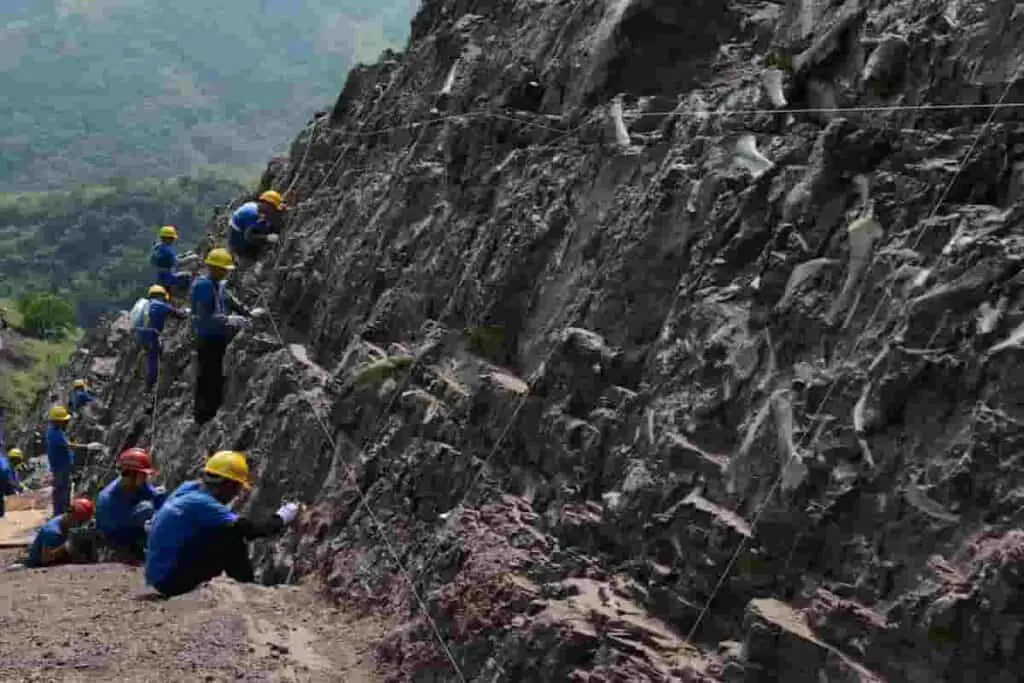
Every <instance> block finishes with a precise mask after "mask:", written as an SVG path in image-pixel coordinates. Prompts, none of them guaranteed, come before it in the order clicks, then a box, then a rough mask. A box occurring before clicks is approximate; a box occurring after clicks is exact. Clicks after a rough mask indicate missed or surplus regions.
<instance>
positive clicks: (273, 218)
mask: <svg viewBox="0 0 1024 683" xmlns="http://www.w3.org/2000/svg"><path fill="white" fill-rule="evenodd" d="M287 209H288V207H286V206H285V204H284V199H283V198H282V197H281V195H280V193H278V192H275V191H274V190H267V191H266V192H264V193H263V194H261V195H260V196H259V199H258V200H257V201H255V202H246V203H245V204H242V205H241V206H240V207H238V208H237V209H236V210H235V212H234V213H232V214H231V229H230V230H229V231H228V233H229V235H228V247H229V248H230V249H231V252H232V253H233V254H235V255H236V256H241V257H243V258H247V259H256V258H259V255H260V252H261V251H262V250H263V247H264V246H265V245H266V244H267V243H268V242H276V241H277V239H278V235H279V234H280V232H281V225H282V223H283V222H284V212H285V211H287Z"/></svg>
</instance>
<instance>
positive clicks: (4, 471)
mask: <svg viewBox="0 0 1024 683" xmlns="http://www.w3.org/2000/svg"><path fill="white" fill-rule="evenodd" d="M20 488H21V483H20V482H19V481H18V473H17V472H15V471H14V468H13V467H12V466H11V462H10V461H9V460H8V459H7V457H6V456H3V455H0V496H6V495H10V494H13V493H17V492H18V490H19V489H20Z"/></svg>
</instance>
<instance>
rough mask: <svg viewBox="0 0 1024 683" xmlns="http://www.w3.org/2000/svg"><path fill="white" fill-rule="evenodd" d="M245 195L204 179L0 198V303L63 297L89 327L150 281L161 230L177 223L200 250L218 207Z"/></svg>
mask: <svg viewBox="0 0 1024 683" xmlns="http://www.w3.org/2000/svg"><path fill="white" fill-rule="evenodd" d="M244 191H245V187H244V186H243V185H241V184H239V183H238V182H237V181H234V180H227V179H224V178H220V177H217V176H205V177H203V176H201V177H199V178H185V177H181V178H170V179H147V180H139V181H133V182H127V181H122V182H119V183H118V184H116V185H92V186H82V187H78V188H76V189H74V190H62V191H52V192H25V193H7V194H0V298H6V299H17V298H20V297H23V296H25V295H27V294H31V293H34V292H57V293H60V294H61V296H63V297H65V298H67V299H68V300H69V301H71V302H72V303H73V304H74V306H75V309H76V313H77V318H78V322H79V324H81V325H83V326H84V325H88V324H90V323H91V322H92V321H93V320H94V319H95V317H96V316H97V315H99V314H100V313H103V312H105V311H108V310H110V309H111V308H113V307H116V306H118V305H126V304H129V303H130V302H131V301H133V300H134V299H135V298H136V297H137V296H138V295H139V293H140V287H141V286H144V285H146V284H148V283H149V280H150V278H151V269H150V267H149V248H150V246H151V245H152V243H153V242H154V240H155V233H156V230H157V229H158V228H159V227H160V226H161V225H164V224H172V225H176V226H177V227H178V229H179V230H180V231H181V234H182V245H183V246H186V245H192V244H196V243H197V242H198V241H199V238H200V237H201V236H202V235H203V234H204V232H205V227H206V222H207V220H208V219H209V217H210V215H211V213H212V211H213V208H214V207H215V206H217V205H220V204H224V203H225V202H227V201H229V200H230V199H232V198H234V197H236V196H238V195H239V194H241V193H242V192H244Z"/></svg>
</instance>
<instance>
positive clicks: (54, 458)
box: [46, 424, 75, 472]
mask: <svg viewBox="0 0 1024 683" xmlns="http://www.w3.org/2000/svg"><path fill="white" fill-rule="evenodd" d="M46 458H47V460H49V461H50V471H51V472H66V471H68V470H70V469H71V465H72V464H73V463H74V462H75V456H74V455H73V454H72V452H71V446H70V445H69V444H68V435H67V434H65V433H64V430H63V429H61V428H60V427H58V426H57V425H53V424H51V425H50V426H49V427H48V428H47V430H46Z"/></svg>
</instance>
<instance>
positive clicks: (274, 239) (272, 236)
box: [267, 233, 281, 244]
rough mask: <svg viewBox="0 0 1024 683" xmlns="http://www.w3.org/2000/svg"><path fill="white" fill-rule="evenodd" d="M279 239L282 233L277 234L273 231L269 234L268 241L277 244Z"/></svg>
mask: <svg viewBox="0 0 1024 683" xmlns="http://www.w3.org/2000/svg"><path fill="white" fill-rule="evenodd" d="M279 239H281V236H280V235H275V234H273V233H271V234H269V235H267V241H268V242H270V243H271V244H277V241H278V240H279Z"/></svg>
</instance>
